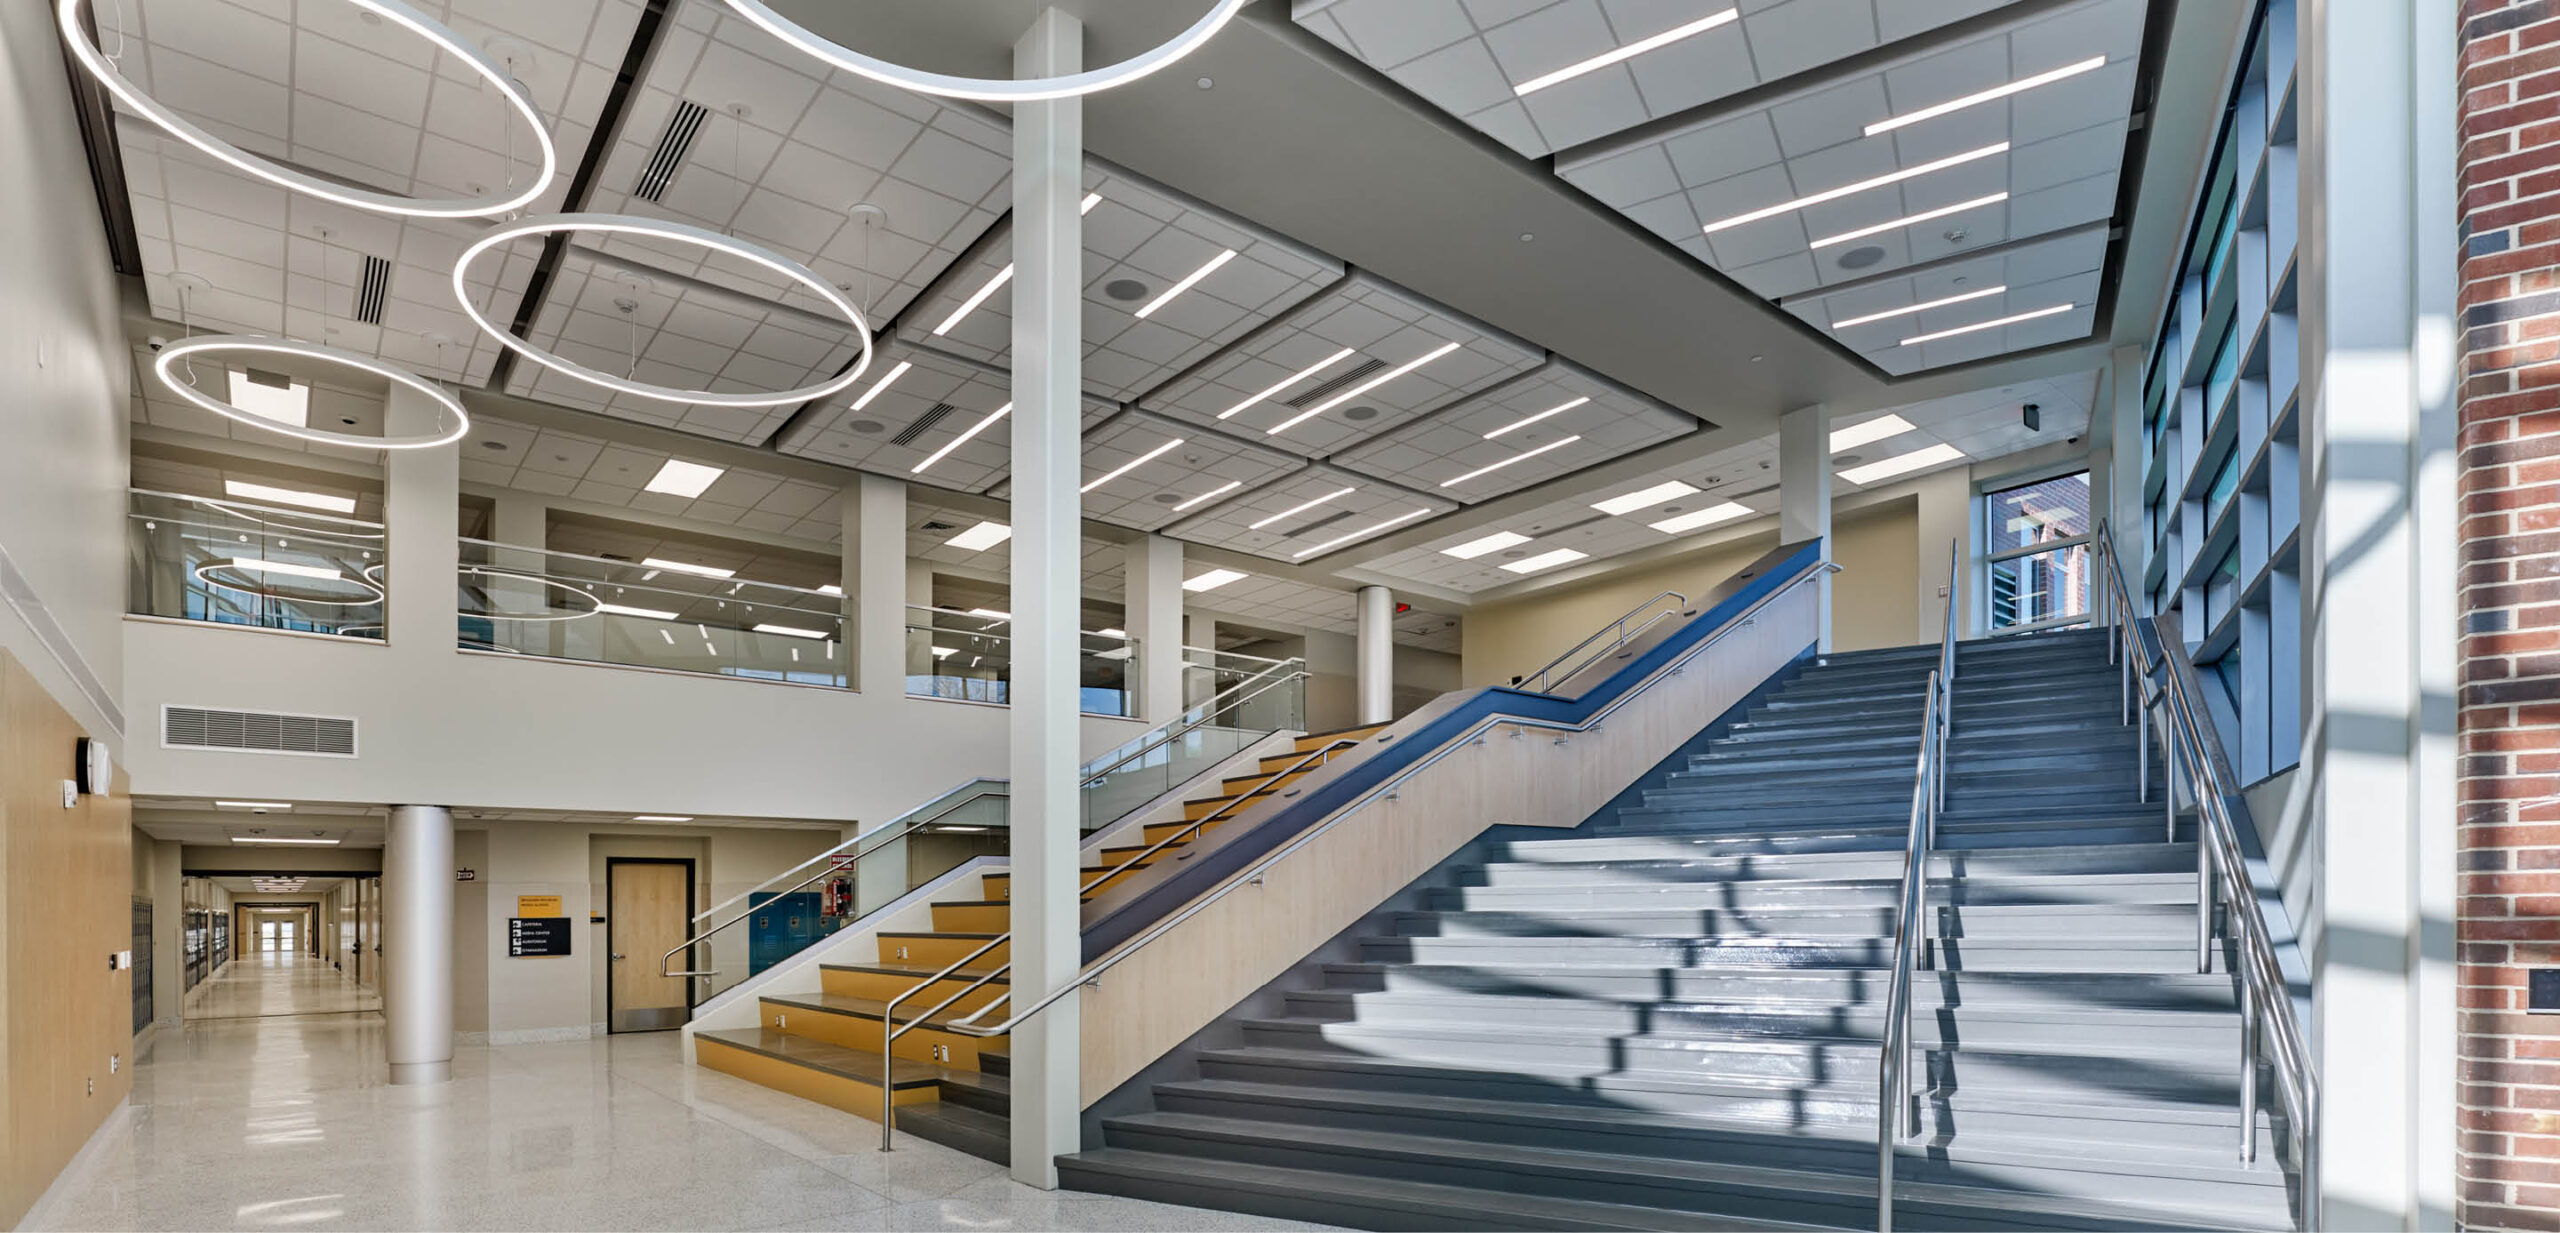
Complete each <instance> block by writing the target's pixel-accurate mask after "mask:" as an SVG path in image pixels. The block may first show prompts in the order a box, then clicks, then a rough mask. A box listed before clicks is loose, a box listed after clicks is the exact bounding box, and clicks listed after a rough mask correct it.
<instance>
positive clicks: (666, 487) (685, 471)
mask: <svg viewBox="0 0 2560 1233" xmlns="http://www.w3.org/2000/svg"><path fill="white" fill-rule="evenodd" d="M728 473H729V472H728V471H727V470H726V469H724V468H721V467H706V466H704V465H702V464H701V463H698V462H686V461H685V460H683V459H681V458H670V459H668V460H667V462H666V465H665V466H662V467H659V468H658V473H657V474H656V475H652V476H650V477H649V482H648V483H646V484H643V485H641V486H642V487H644V488H646V489H648V490H649V491H651V492H663V493H667V494H669V495H671V496H678V497H684V498H687V499H691V498H693V497H698V496H701V495H702V490H703V489H706V488H709V487H710V486H711V484H712V481H714V480H717V479H719V478H720V477H721V476H723V475H727V474H728Z"/></svg>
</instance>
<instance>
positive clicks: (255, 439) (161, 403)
mask: <svg viewBox="0 0 2560 1233" xmlns="http://www.w3.org/2000/svg"><path fill="white" fill-rule="evenodd" d="M132 354H133V395H132V398H131V399H130V401H129V402H128V404H127V406H128V418H130V419H131V421H132V422H133V423H136V424H148V425H150V426H151V427H154V428H168V429H174V430H177V431H179V432H190V433H195V434H198V435H200V436H207V437H218V438H221V439H224V440H229V441H243V442H247V443H249V444H252V445H262V446H266V447H268V448H270V449H277V450H283V451H286V452H289V453H296V454H310V455H312V456H314V457H318V458H333V459H337V460H340V461H343V462H352V463H360V464H362V465H365V466H380V465H382V451H381V450H360V449H349V448H346V447H344V446H336V445H321V444H317V443H314V442H309V441H304V440H301V439H299V438H295V437H288V436H286V435H284V434H283V433H280V432H269V431H267V430H265V429H263V428H252V427H250V426H249V425H247V424H243V423H241V422H239V421H238V420H234V419H232V418H230V417H228V416H222V415H216V414H214V413H213V412H211V411H207V410H204V409H202V408H200V407H197V406H196V405H195V404H193V403H189V402H186V401H184V400H182V399H180V398H179V397H178V396H177V395H176V394H174V393H172V392H170V390H169V388H168V387H167V386H165V385H162V384H161V383H160V378H159V375H158V373H157V372H156V371H155V369H154V361H155V357H154V355H153V353H152V351H151V348H149V347H148V346H142V345H136V346H135V347H134V348H133V351H132ZM216 354H218V353H215V354H207V355H205V356H203V357H202V358H201V359H199V360H198V362H197V363H196V364H195V365H194V367H195V370H196V372H197V373H198V374H199V375H198V377H197V379H198V380H199V381H201V382H203V383H205V385H206V386H207V389H206V392H207V393H209V394H211V395H212V396H213V397H215V398H220V399H223V400H225V401H228V400H229V399H230V397H231V391H230V378H229V376H228V375H227V374H228V373H229V372H230V368H229V367H228V366H226V365H224V364H222V363H220V362H219V361H218V360H217V359H216ZM173 370H174V371H175V372H176V373H177V374H178V376H179V378H180V379H181V380H184V379H185V377H186V369H185V368H184V367H174V368H173ZM350 419H352V420H354V421H356V422H355V423H354V424H345V423H342V422H340V421H343V420H350ZM311 421H312V422H314V423H317V424H320V425H322V426H324V427H328V428H330V429H333V430H338V431H345V432H378V431H380V430H381V426H382V393H381V391H380V390H379V389H378V388H377V389H376V390H374V391H372V392H370V393H368V392H365V391H362V390H357V389H352V388H349V387H347V386H343V385H339V384H336V383H333V382H328V381H317V382H313V383H312V384H311Z"/></svg>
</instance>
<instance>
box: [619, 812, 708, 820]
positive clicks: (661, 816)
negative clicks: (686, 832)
mask: <svg viewBox="0 0 2560 1233" xmlns="http://www.w3.org/2000/svg"><path fill="white" fill-rule="evenodd" d="M631 820H632V821H634V822H691V821H693V815H692V814H689V813H635V814H633V815H631Z"/></svg>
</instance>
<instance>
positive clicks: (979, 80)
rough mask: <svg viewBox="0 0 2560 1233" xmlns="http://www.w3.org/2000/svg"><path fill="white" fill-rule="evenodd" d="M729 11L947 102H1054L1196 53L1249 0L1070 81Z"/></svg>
mask: <svg viewBox="0 0 2560 1233" xmlns="http://www.w3.org/2000/svg"><path fill="white" fill-rule="evenodd" d="M729 7H730V8H731V9H733V10H735V11H736V12H737V14H738V15H739V16H740V17H744V18H746V19H747V20H748V21H750V22H753V23H755V24H756V25H757V26H759V27H761V28H763V30H764V31H765V33H767V34H770V35H772V36H773V37H775V38H778V39H781V40H782V41H783V42H785V43H788V44H790V45H791V47H792V48H793V49H794V50H797V51H799V52H800V53H801V54H803V55H807V56H810V57H812V58H814V59H817V60H820V61H823V62H824V63H827V64H831V65H834V66H835V67H837V68H840V69H843V70H844V71H846V72H848V73H852V74H854V75H856V76H859V77H868V78H870V79H871V80H873V81H877V82H882V83H885V84H888V85H892V86H897V87H899V88H901V89H906V90H913V91H915V92H916V93H918V94H931V95H936V96H939V97H942V98H965V99H975V100H977V101H979V102H982V103H1037V102H1042V101H1045V100H1049V99H1061V98H1077V97H1080V96H1082V95H1087V94H1091V93H1093V92H1095V91H1097V90H1108V89H1110V88H1111V87H1113V86H1118V85H1126V84H1127V83H1129V82H1133V81H1136V80H1137V79H1139V78H1141V77H1144V76H1146V75H1147V74H1149V73H1152V72H1155V71H1156V70H1157V69H1160V68H1163V67H1165V66H1166V65H1169V64H1171V63H1173V62H1174V61H1176V60H1179V59H1181V58H1183V57H1184V56H1187V55H1190V54H1191V53H1192V52H1194V51H1196V50H1198V49H1199V47H1200V45H1201V44H1202V43H1206V42H1208V41H1209V39H1210V38H1211V37H1212V36H1214V35H1215V34H1217V33H1218V31H1220V30H1222V29H1224V28H1226V24H1227V23H1228V22H1229V21H1231V20H1233V19H1234V18H1235V15H1236V11H1237V10H1239V9H1242V8H1243V7H1244V0H1216V3H1214V4H1212V5H1211V6H1210V7H1209V12H1208V14H1207V15H1206V16H1204V17H1202V18H1201V19H1200V20H1198V21H1196V22H1193V23H1192V24H1191V28H1190V29H1188V30H1185V31H1183V32H1182V33H1181V34H1178V35H1175V36H1174V38H1173V40H1172V41H1170V42H1167V43H1164V44H1162V45H1160V46H1158V47H1156V48H1154V49H1153V50H1150V51H1145V52H1141V53H1139V54H1137V55H1135V56H1131V57H1129V58H1128V59H1126V60H1123V61H1121V62H1120V63H1118V64H1110V65H1105V66H1103V67H1101V68H1098V69H1088V70H1086V71H1084V72H1081V73H1070V74H1068V75H1066V76H1064V77H1030V78H1022V79H1019V80H1016V79H1010V78H1001V77H954V76H951V75H950V74H948V73H929V72H926V71H925V70H923V69H917V68H909V67H907V66H906V65H903V64H892V63H890V62H889V61H887V60H882V59H879V58H878V57H875V56H866V55H864V54H862V53H861V52H858V51H855V50H854V49H852V48H850V47H847V46H845V45H844V44H842V43H839V42H836V41H835V40H833V39H828V38H821V37H819V36H818V35H816V34H813V33H811V32H810V30H809V28H808V27H806V26H803V25H801V24H800V23H798V22H796V21H793V20H791V19H790V18H788V17H784V16H783V15H782V14H780V13H777V12H774V11H773V8H772V6H770V5H767V4H766V3H764V0H729Z"/></svg>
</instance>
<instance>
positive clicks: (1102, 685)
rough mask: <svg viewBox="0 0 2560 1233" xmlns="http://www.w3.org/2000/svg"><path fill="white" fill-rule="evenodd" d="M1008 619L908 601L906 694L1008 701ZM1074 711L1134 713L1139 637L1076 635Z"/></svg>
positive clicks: (1010, 653)
mask: <svg viewBox="0 0 2560 1233" xmlns="http://www.w3.org/2000/svg"><path fill="white" fill-rule="evenodd" d="M1012 633H1013V617H1012V615H1011V614H1009V613H1003V612H998V611H996V610H994V609H992V608H977V609H972V610H970V611H966V612H963V611H960V610H958V609H953V608H928V607H925V606H924V605H921V604H909V605H907V693H908V695H909V696H911V697H917V698H945V699H950V700H952V701H956V702H994V703H1004V702H1008V701H1010V700H1011V697H1012V683H1013V637H1012ZM1077 645H1078V648H1079V654H1078V656H1077V664H1076V678H1077V687H1078V690H1079V696H1078V699H1077V708H1076V709H1078V710H1081V711H1083V712H1084V713H1085V714H1087V715H1117V716H1123V717H1128V716H1134V715H1136V714H1137V713H1138V640H1137V639H1135V638H1132V637H1129V636H1128V635H1126V634H1121V633H1097V632H1094V631H1091V630H1086V631H1082V632H1080V633H1079V634H1078V635H1077Z"/></svg>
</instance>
